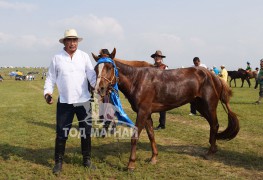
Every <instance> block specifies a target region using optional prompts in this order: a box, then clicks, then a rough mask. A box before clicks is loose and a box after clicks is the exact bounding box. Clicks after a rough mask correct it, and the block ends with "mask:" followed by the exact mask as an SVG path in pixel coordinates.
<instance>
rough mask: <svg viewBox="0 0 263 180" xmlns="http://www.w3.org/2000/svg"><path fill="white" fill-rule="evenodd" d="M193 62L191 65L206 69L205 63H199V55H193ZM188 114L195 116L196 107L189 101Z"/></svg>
mask: <svg viewBox="0 0 263 180" xmlns="http://www.w3.org/2000/svg"><path fill="white" fill-rule="evenodd" d="M193 63H194V65H193V66H192V67H204V68H206V69H207V67H206V65H205V64H201V61H200V59H199V57H194V59H193ZM189 115H190V116H195V115H196V108H195V106H194V105H193V104H192V103H190V114H189Z"/></svg>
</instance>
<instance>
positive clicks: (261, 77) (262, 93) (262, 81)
mask: <svg viewBox="0 0 263 180" xmlns="http://www.w3.org/2000/svg"><path fill="white" fill-rule="evenodd" d="M257 80H258V84H259V97H258V100H257V101H256V102H254V104H260V103H261V100H262V98H263V59H261V60H260V70H259V73H258V78H257Z"/></svg>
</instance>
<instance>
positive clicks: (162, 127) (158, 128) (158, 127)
mask: <svg viewBox="0 0 263 180" xmlns="http://www.w3.org/2000/svg"><path fill="white" fill-rule="evenodd" d="M160 129H165V127H164V126H157V127H156V128H154V130H156V131H158V130H160Z"/></svg>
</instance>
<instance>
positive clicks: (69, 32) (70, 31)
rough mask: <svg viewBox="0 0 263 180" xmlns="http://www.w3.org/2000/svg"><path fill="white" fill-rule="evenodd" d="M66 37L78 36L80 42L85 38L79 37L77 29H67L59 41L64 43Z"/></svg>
mask: <svg viewBox="0 0 263 180" xmlns="http://www.w3.org/2000/svg"><path fill="white" fill-rule="evenodd" d="M66 38H78V42H80V41H82V39H83V38H81V37H78V33H77V31H76V30H75V29H67V30H66V31H65V33H64V37H63V38H61V39H59V42H60V43H62V44H63V41H64V39H66Z"/></svg>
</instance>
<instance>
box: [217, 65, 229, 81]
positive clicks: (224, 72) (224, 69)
mask: <svg viewBox="0 0 263 180" xmlns="http://www.w3.org/2000/svg"><path fill="white" fill-rule="evenodd" d="M220 67H221V72H220V75H219V76H220V77H221V78H222V79H223V80H224V81H225V82H227V77H228V72H227V70H226V68H225V65H221V66H220Z"/></svg>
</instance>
